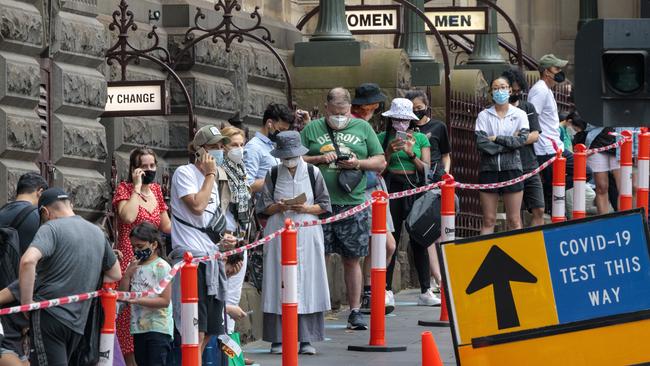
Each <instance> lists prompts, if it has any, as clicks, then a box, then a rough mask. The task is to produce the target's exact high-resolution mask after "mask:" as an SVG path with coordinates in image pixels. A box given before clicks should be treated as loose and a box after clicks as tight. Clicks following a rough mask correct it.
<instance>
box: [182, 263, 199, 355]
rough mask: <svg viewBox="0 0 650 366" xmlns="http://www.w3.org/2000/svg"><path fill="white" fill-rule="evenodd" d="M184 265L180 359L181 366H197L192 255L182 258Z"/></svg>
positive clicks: (195, 285) (195, 271) (196, 291)
mask: <svg viewBox="0 0 650 366" xmlns="http://www.w3.org/2000/svg"><path fill="white" fill-rule="evenodd" d="M183 259H184V260H185V265H184V266H183V268H181V341H182V344H181V358H182V360H183V363H182V365H183V366H197V365H198V364H199V356H200V355H201V346H200V345H199V305H198V303H199V284H198V269H199V266H198V265H197V264H196V263H192V254H190V253H189V252H186V253H185V255H184V256H183Z"/></svg>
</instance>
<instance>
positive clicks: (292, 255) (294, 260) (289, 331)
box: [282, 219, 298, 366]
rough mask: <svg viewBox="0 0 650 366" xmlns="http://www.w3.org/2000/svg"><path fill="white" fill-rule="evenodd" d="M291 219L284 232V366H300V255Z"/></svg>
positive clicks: (286, 221)
mask: <svg viewBox="0 0 650 366" xmlns="http://www.w3.org/2000/svg"><path fill="white" fill-rule="evenodd" d="M297 234H298V232H297V231H296V228H295V227H294V226H293V222H292V221H291V219H286V220H285V222H284V231H283V232H282V365H284V366H298V254H297V247H296V246H297V243H296V239H297Z"/></svg>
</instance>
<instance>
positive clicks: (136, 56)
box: [106, 0, 172, 81]
mask: <svg viewBox="0 0 650 366" xmlns="http://www.w3.org/2000/svg"><path fill="white" fill-rule="evenodd" d="M128 7H129V5H128V4H127V2H126V0H122V1H121V2H120V5H119V8H120V10H116V11H114V12H113V15H112V17H113V21H112V22H111V24H109V25H108V29H109V30H110V31H112V32H114V31H115V30H118V32H119V34H118V35H117V42H115V44H114V45H113V46H112V47H111V48H109V49H108V51H106V63H107V64H108V65H109V66H111V65H113V62H117V63H118V64H119V65H120V68H121V71H122V72H121V76H122V81H125V80H126V69H127V66H128V65H129V64H130V63H135V64H138V63H140V58H141V57H143V56H144V55H148V54H153V53H154V52H161V53H162V56H158V55H156V56H153V55H152V56H150V57H155V58H156V59H157V60H158V61H160V63H164V64H169V63H171V62H172V59H171V57H170V55H169V51H167V49H166V48H164V47H162V46H160V36H159V35H158V33H157V32H156V29H157V27H156V26H155V25H154V26H152V27H151V31H150V32H149V33H148V34H147V38H149V39H153V44H152V45H151V47H149V48H145V49H138V48H136V47H134V46H133V45H132V44H131V43H130V42H129V34H128V33H129V30H130V31H133V32H135V31H137V30H138V25H137V24H136V23H135V21H134V20H133V18H134V15H133V12H132V11H131V10H128ZM147 59H149V57H147ZM152 61H153V60H152Z"/></svg>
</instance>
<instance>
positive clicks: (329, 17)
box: [309, 0, 354, 41]
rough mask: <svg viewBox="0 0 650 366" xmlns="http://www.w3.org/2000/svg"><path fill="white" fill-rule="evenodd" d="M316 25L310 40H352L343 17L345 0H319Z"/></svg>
mask: <svg viewBox="0 0 650 366" xmlns="http://www.w3.org/2000/svg"><path fill="white" fill-rule="evenodd" d="M319 4H320V13H319V14H318V25H317V26H316V31H315V32H314V35H312V36H311V38H310V39H309V40H310V41H351V40H354V37H352V33H351V32H350V29H348V23H347V19H346V18H345V0H320V1H319Z"/></svg>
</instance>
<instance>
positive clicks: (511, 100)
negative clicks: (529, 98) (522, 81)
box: [508, 94, 521, 103]
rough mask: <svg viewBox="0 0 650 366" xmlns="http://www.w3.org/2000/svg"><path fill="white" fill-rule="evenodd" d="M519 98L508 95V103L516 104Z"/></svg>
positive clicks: (515, 95) (514, 95) (516, 95)
mask: <svg viewBox="0 0 650 366" xmlns="http://www.w3.org/2000/svg"><path fill="white" fill-rule="evenodd" d="M520 98H521V96H520V95H519V94H510V98H508V101H509V102H510V103H517V102H518V101H519V99H520Z"/></svg>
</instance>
